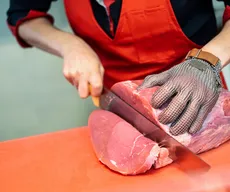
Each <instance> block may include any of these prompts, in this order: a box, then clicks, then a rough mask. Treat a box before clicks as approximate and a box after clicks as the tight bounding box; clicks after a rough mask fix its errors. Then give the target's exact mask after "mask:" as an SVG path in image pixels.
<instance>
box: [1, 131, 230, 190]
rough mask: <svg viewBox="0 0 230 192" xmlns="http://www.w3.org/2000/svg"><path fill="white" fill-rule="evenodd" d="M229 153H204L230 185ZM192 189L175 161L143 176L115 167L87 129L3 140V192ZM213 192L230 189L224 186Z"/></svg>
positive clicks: (223, 150)
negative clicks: (101, 157)
mask: <svg viewBox="0 0 230 192" xmlns="http://www.w3.org/2000/svg"><path fill="white" fill-rule="evenodd" d="M229 152H230V142H228V143H226V144H224V145H222V146H221V147H219V148H218V149H215V150H211V151H209V152H207V153H205V154H202V155H201V157H202V158H203V159H204V160H206V161H207V162H208V163H209V164H211V166H212V170H211V173H210V174H212V173H215V171H216V170H219V168H221V167H222V168H223V169H224V171H221V172H219V173H218V174H219V176H221V177H222V179H224V180H225V182H226V179H227V180H228V181H229V183H230V155H229ZM226 175H228V178H227V176H226ZM215 177H216V176H215ZM216 178H217V177H216ZM215 180H216V179H215ZM202 184H204V179H199V182H198V183H196V184H195V185H194V186H201V185H202ZM211 184H213V182H210V185H211ZM190 189H192V185H191V181H190V179H189V177H188V176H187V175H185V174H184V173H183V172H181V171H179V170H178V169H177V168H176V167H175V166H174V164H171V165H170V166H167V167H165V168H162V169H159V170H152V171H150V172H148V173H146V174H144V175H138V176H122V175H120V174H117V173H114V172H112V171H110V170H109V169H108V168H106V167H105V166H104V165H102V164H101V163H100V162H99V161H98V160H97V158H96V157H95V154H94V152H93V149H92V145H91V142H90V137H89V131H88V128H86V127H85V128H75V129H70V130H66V131H60V132H54V133H49V134H43V135H38V136H32V137H26V138H23V139H17V140H11V141H6V142H1V143H0V191H1V192H81V191H83V192H88V191H90V192H129V191H130V192H154V191H161V192H163V191H178V192H179V191H183V192H187V191H189V190H190ZM224 189H225V190H224ZM200 191H204V190H200ZM213 191H216V192H217V191H219V192H220V191H227V190H226V187H223V186H222V187H221V188H220V189H218V190H217V189H214V190H213Z"/></svg>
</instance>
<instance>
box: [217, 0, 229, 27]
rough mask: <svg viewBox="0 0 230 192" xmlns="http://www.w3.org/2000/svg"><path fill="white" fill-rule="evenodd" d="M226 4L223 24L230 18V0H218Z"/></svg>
mask: <svg viewBox="0 0 230 192" xmlns="http://www.w3.org/2000/svg"><path fill="white" fill-rule="evenodd" d="M217 1H220V2H223V3H224V4H225V10H224V14H223V25H224V24H225V23H226V22H227V21H228V20H229V19H230V0H217Z"/></svg>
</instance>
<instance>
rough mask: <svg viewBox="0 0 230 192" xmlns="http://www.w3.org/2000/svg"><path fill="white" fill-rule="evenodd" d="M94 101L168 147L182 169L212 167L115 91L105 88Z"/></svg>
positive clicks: (190, 172)
mask: <svg viewBox="0 0 230 192" xmlns="http://www.w3.org/2000/svg"><path fill="white" fill-rule="evenodd" d="M93 102H94V104H95V106H97V107H100V108H101V109H104V110H108V111H110V112H113V113H114V114H116V115H118V116H119V117H121V118H122V119H124V120H125V121H127V122H128V123H130V124H131V125H132V126H133V127H134V128H136V129H137V130H138V131H139V132H140V133H142V134H143V135H144V136H145V137H147V138H149V139H151V140H153V141H154V142H157V143H158V144H160V145H161V146H163V147H166V148H167V149H168V150H169V157H170V158H171V159H172V160H173V161H174V163H176V164H177V165H178V168H179V169H181V170H182V171H184V172H186V173H188V174H194V173H197V172H199V173H202V172H203V173H204V172H207V171H208V170H209V169H210V165H208V164H207V163H206V162H205V161H203V160H202V159H201V158H200V157H199V156H198V155H196V154H195V153H193V152H192V151H191V150H189V149H188V148H187V147H185V146H184V145H182V144H181V143H180V142H178V141H177V140H176V139H175V138H173V137H172V136H171V135H169V134H168V133H166V132H165V131H164V130H163V129H162V128H160V127H159V125H157V123H155V122H153V121H152V120H150V119H148V118H147V117H145V116H144V115H143V114H141V113H140V112H139V111H138V110H137V109H135V108H133V107H132V106H131V105H129V104H128V103H127V102H125V101H124V100H123V99H122V98H121V97H120V96H118V95H117V94H116V93H114V92H113V91H111V90H109V89H107V88H104V90H103V93H102V94H101V96H100V97H99V98H95V97H93Z"/></svg>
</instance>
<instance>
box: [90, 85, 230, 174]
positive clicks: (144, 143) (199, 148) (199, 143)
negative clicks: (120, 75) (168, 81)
mask: <svg viewBox="0 0 230 192" xmlns="http://www.w3.org/2000/svg"><path fill="white" fill-rule="evenodd" d="M141 82H142V81H125V82H120V83H117V84H115V85H114V86H113V87H112V90H113V91H114V92H116V94H118V95H119V96H120V97H121V98H122V99H124V100H125V101H126V102H127V103H129V104H130V105H132V106H133V107H135V108H136V109H137V110H139V111H140V112H141V113H143V114H144V115H145V116H147V117H148V118H150V119H151V120H152V121H154V122H155V123H156V124H158V125H159V126H160V127H161V128H162V129H163V130H164V131H166V132H167V133H169V126H170V125H163V124H161V123H159V121H158V115H159V113H160V112H161V110H162V109H163V108H164V107H165V106H163V107H162V109H154V108H152V106H151V104H150V99H151V96H152V94H153V93H154V92H155V91H156V90H157V88H158V87H153V88H149V89H144V90H141V91H137V90H136V88H137V87H138V85H140V83H141ZM89 127H90V131H91V137H92V143H93V147H94V150H95V152H96V155H97V157H98V159H99V160H100V161H101V162H102V163H103V164H105V165H106V166H108V167H109V168H110V169H112V170H114V171H116V172H119V173H121V174H125V175H135V174H139V173H144V172H146V171H147V170H149V169H150V168H151V167H152V166H154V168H160V167H163V166H166V165H168V164H170V163H172V160H171V159H170V158H169V152H168V150H167V149H166V148H163V147H161V145H160V144H157V143H155V142H153V141H151V140H149V139H148V138H145V137H144V136H143V135H142V134H141V133H140V132H138V131H137V130H136V129H135V128H134V127H132V125H130V124H129V123H127V122H126V121H124V120H123V119H121V118H120V117H118V116H117V115H115V114H113V113H111V112H108V111H103V110H97V111H94V112H93V113H92V114H91V115H90V118H89ZM173 137H174V138H175V139H176V140H178V141H179V142H181V143H182V144H184V145H185V146H187V147H188V148H189V149H190V150H192V151H193V152H194V153H197V154H199V153H202V152H205V151H208V150H210V149H213V148H216V147H218V146H219V145H221V144H223V143H224V142H226V141H228V140H229V139H230V92H228V91H227V90H222V92H221V94H220V97H219V99H218V101H217V103H216V105H215V107H214V108H213V110H212V111H211V113H210V114H209V115H208V117H207V119H206V120H205V122H204V124H203V126H202V129H201V130H200V131H199V132H198V133H196V134H195V135H190V134H188V133H184V134H182V135H179V136H173Z"/></svg>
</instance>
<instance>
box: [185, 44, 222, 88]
mask: <svg viewBox="0 0 230 192" xmlns="http://www.w3.org/2000/svg"><path fill="white" fill-rule="evenodd" d="M187 59H200V60H203V61H206V63H208V64H209V65H210V66H211V67H212V69H213V72H214V73H215V75H216V80H217V83H218V84H219V85H222V82H221V77H220V71H221V62H220V59H219V58H218V57H216V56H215V55H213V54H212V53H209V52H206V51H203V50H202V49H196V48H194V49H192V50H190V51H189V52H188V54H187V56H186V57H185V60H187Z"/></svg>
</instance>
